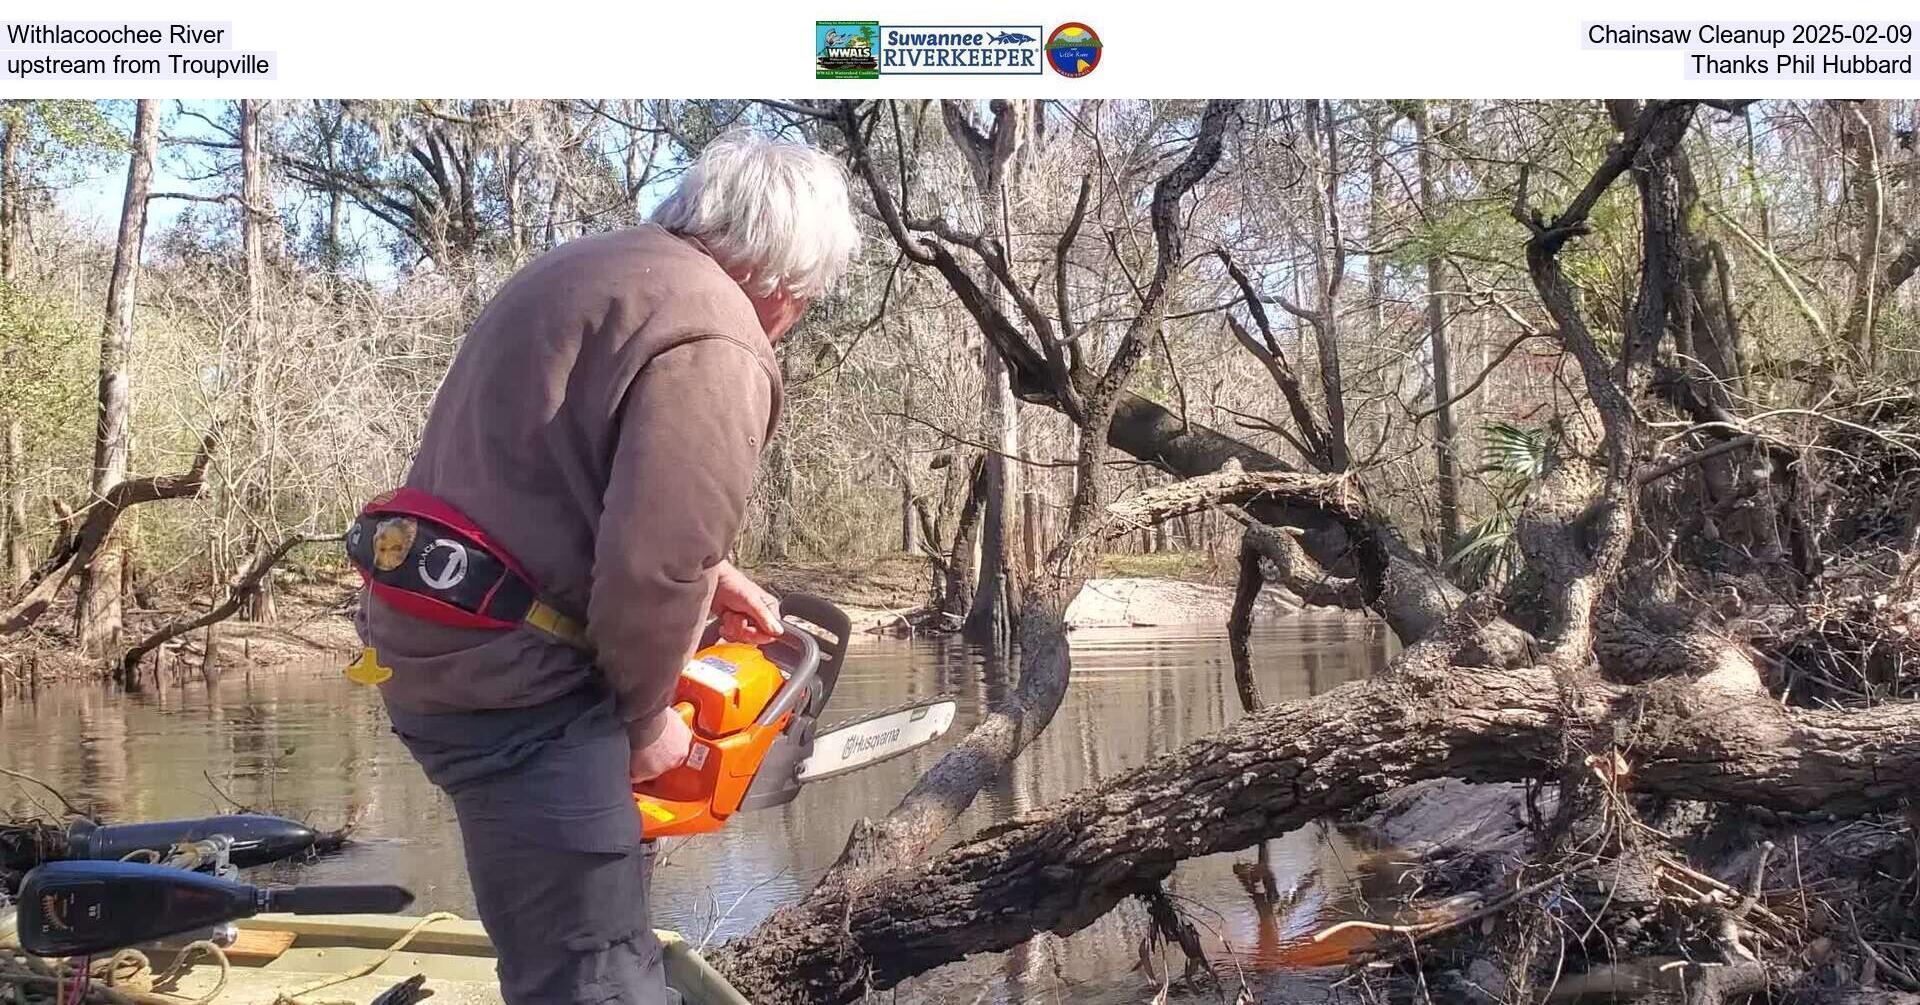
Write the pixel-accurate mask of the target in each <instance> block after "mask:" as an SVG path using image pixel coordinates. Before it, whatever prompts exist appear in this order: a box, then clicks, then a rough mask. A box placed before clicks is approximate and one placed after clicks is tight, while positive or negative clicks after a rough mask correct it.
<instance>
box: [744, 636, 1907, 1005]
mask: <svg viewBox="0 0 1920 1005" xmlns="http://www.w3.org/2000/svg"><path fill="white" fill-rule="evenodd" d="M1716 651H1717V652H1719V653H1720V654H1721V655H1722V656H1723V657H1725V659H1726V662H1725V663H1724V664H1723V665H1722V666H1720V667H1719V668H1717V670H1716V671H1715V672H1711V673H1707V674H1705V675H1704V676H1703V677H1702V678H1701V679H1699V680H1697V681H1694V680H1686V679H1676V680H1665V681H1658V682H1655V683H1654V684H1651V685H1646V686H1641V687H1623V686H1618V685H1611V684H1605V683H1601V682H1599V681H1597V680H1594V679H1592V678H1590V677H1589V678H1585V679H1582V680H1580V681H1579V684H1578V686H1577V687H1569V686H1568V682H1567V681H1566V680H1563V679H1560V678H1557V677H1556V675H1555V672H1554V670H1553V669H1551V668H1548V667H1544V666H1539V667H1521V668H1516V669H1512V670H1505V671H1488V670H1485V669H1483V668H1472V667H1460V666H1454V665H1451V664H1448V663H1446V662H1444V661H1430V660H1429V659H1427V657H1429V656H1431V655H1432V653H1431V651H1429V650H1409V651H1407V652H1406V653H1404V654H1403V656H1402V657H1401V658H1400V659H1399V660H1398V661H1397V662H1396V666H1395V669H1394V670H1393V671H1392V672H1390V673H1389V674H1388V675H1387V676H1385V677H1382V678H1378V679H1374V680H1368V681H1361V682H1356V683H1353V684H1348V685H1346V686H1344V687H1340V688H1336V689H1335V690H1332V691H1329V692H1327V693H1325V694H1322V695H1319V696H1317V697H1315V698H1311V699H1307V700H1304V701H1292V702H1284V703H1280V704H1277V705H1272V706H1269V707H1267V708H1264V709H1262V710H1260V711H1258V712H1256V713H1253V714H1251V715H1248V716H1247V717H1245V718H1243V719H1241V720H1240V721H1238V722H1236V723H1235V724H1234V725H1232V726H1229V727H1228V728H1227V729H1226V730H1224V731H1223V732H1221V733H1218V734H1215V735H1213V736H1209V737H1205V738H1202V739H1200V740H1196V741H1194V742H1192V743H1189V744H1187V745H1186V746H1185V747H1182V748H1179V749H1177V750H1173V751H1170V752H1168V753H1165V754H1161V755H1160V756H1158V757H1155V758H1153V759H1152V760H1150V761H1148V762H1147V763H1146V764H1145V765H1143V766H1142V767H1140V768H1138V769H1136V770H1134V771H1131V772H1127V773H1124V774H1121V775H1118V776H1116V777H1114V778H1110V779H1107V780H1105V781H1103V782H1100V783H1097V784H1095V785H1092V786H1089V787H1088V788H1086V789H1083V790H1082V791H1080V792H1078V793H1076V794H1074V795H1072V796H1070V797H1068V798H1066V799H1064V800H1062V801H1060V802H1057V803H1055V804H1053V805H1052V806H1051V807H1048V808H1046V809H1044V810H1042V811H1040V812H1038V813H1035V814H1029V815H1027V816H1025V817H1022V818H1021V819H1018V820H1014V821H1009V822H1007V823H1005V824H1002V825H1000V826H997V827H993V828H989V829H988V830H986V831H985V832H983V833H982V834H981V835H979V836H977V837H974V838H971V839H969V840H966V841H963V842H961V843H960V844H958V845H956V846H954V847H953V848H951V849H949V850H947V851H946V852H943V853H941V854H939V855H935V856H932V857H930V858H929V859H927V860H925V861H923V862H920V863H917V864H915V865H914V866H912V867H910V868H907V869H904V870H902V871H900V872H898V873H895V874H893V875H889V876H886V877H885V878H883V879H882V880H880V881H878V882H875V883H872V884H870V885H868V886H866V887H864V888H861V889H859V890H857V891H855V892H853V893H851V894H849V893H848V892H847V891H846V890H845V889H843V888H838V889H837V888H826V889H822V890H818V891H816V896H815V899H812V900H809V901H808V902H807V903H806V904H804V905H803V906H802V910H804V911H805V912H806V913H807V914H809V915H811V916H814V917H816V918H818V919H819V924H818V925H816V926H814V927H812V928H810V929H806V930H805V931H806V932H807V935H808V937H807V938H806V939H805V940H802V939H800V938H798V937H797V936H795V935H794V934H793V933H794V930H792V929H789V930H787V931H786V932H783V933H780V934H782V935H786V936H789V937H787V938H784V939H783V938H768V937H764V936H765V935H766V934H768V933H762V936H763V937H759V938H756V939H753V940H748V941H743V942H739V943H734V944H731V945H729V946H727V947H726V948H725V950H724V951H722V952H720V953H715V954H712V958H713V959H714V960H715V962H716V963H717V964H718V965H720V966H721V967H722V968H723V969H724V970H725V971H726V972H727V973H728V976H729V978H730V979H731V980H733V982H734V984H735V985H736V986H737V987H739V988H740V989H741V990H742V991H743V992H744V993H745V994H747V995H748V996H749V997H751V998H753V1000H754V1001H756V1002H762V1003H767V1005H772V1003H776V1002H793V1001H807V1002H840V1001H849V1000H853V999H854V998H857V997H858V996H859V994H861V993H863V992H864V991H865V990H866V989H867V987H868V986H869V985H870V986H871V987H872V988H874V989H882V990H883V989H886V988H889V987H892V986H894V985H895V984H897V983H899V981H901V980H903V979H905V978H906V977H908V976H912V975H914V974H917V973H923V972H925V971H927V970H929V969H932V968H933V967H936V966H939V965H941V964H944V963H948V962H952V961H955V960H958V959H960V958H962V957H964V956H967V955H969V954H974V953H982V952H992V951H995V950H1000V949H1005V948H1008V947H1010V946H1013V945H1017V944H1019V943H1020V942H1022V941H1024V940H1026V939H1028V938H1030V937H1032V936H1033V935H1034V934H1036V933H1039V932H1046V931H1051V932H1053V933H1056V934H1061V935H1064V934H1069V933H1072V932H1075V931H1078V930H1080V929H1082V928H1084V927H1086V926H1087V925H1089V924H1091V923H1092V922H1093V921H1095V920H1097V919H1098V918H1100V917H1101V916H1102V915H1104V914H1105V913H1106V912H1107V911H1109V910H1111V909H1112V908H1113V907H1114V906H1115V905H1116V904H1118V903H1119V902H1120V901H1122V900H1124V899H1126V898H1128V897H1130V896H1134V895H1136V894H1140V893H1144V892H1147V891H1150V890H1152V889H1154V888H1155V887H1156V885H1157V884H1158V883H1159V882H1161V881H1162V880H1164V879H1165V878H1166V877H1167V876H1168V875H1170V874H1171V873H1172V871H1173V869H1174V867H1175V866H1176V865H1177V864H1178V863H1179V862H1181V861H1183V860H1185V859H1189V858H1195V857H1198V856H1202V855H1210V854H1216V853H1219V852H1227V851H1234V850H1238V849H1241V848H1246V847H1248V846H1249V845H1252V844H1254V843H1256V842H1258V841H1261V840H1263V839H1265V838H1269V837H1276V836H1279V835H1281V834H1284V833H1286V832H1288V831H1291V830H1294V829H1295V828H1298V827H1300V826H1303V825H1305V824H1307V823H1310V822H1312V821H1314V820H1317V819H1325V818H1328V817H1330V816H1333V815H1336V814H1338V813H1339V812H1341V811H1343V810H1346V809H1348V808H1350V807H1353V806H1355V805H1357V804H1358V803H1359V802H1361V801H1362V800H1364V799H1366V798H1369V797H1371V796H1375V795H1378V794H1380V793H1383V792H1385V791H1387V790H1389V789H1393V788H1397V787H1400V786H1403V785H1407V784H1409V783H1411V782H1415V781H1419V780H1422V779H1426V778H1437V777H1455V778H1462V779H1466V780H1469V781H1514V780H1525V779H1535V778H1541V777H1548V776H1553V775H1556V774H1557V773H1558V772H1559V770H1560V766H1561V764H1562V763H1563V761H1564V752H1565V750H1567V749H1569V747H1571V748H1572V749H1575V750H1595V751H1602V752H1605V751H1613V750H1620V751H1623V752H1625V754H1626V756H1627V758H1628V763H1629V764H1630V765H1631V769H1632V770H1631V773H1630V774H1626V775H1624V776H1623V777H1624V778H1626V779H1628V780H1630V781H1629V782H1628V784H1630V785H1631V786H1632V789H1633V791H1634V792H1637V793H1645V794H1649V795H1659V796H1667V797H1671V798H1678V799H1698V800H1706V801H1715V802H1735V803H1741V804H1745V805H1751V806H1762V807H1766V808H1769V809H1773V810H1776V811H1781V812H1808V811H1815V810H1822V811H1825V812H1830V813H1834V814H1839V815H1858V814H1863V813H1868V812H1872V811H1875V810H1882V809H1894V808H1897V807H1899V806H1900V805H1902V804H1903V801H1904V800H1907V799H1910V798H1912V797H1913V795H1914V794H1915V792H1916V789H1915V786H1914V782H1913V779H1914V778H1916V777H1920V775H1916V774H1915V772H1916V771H1920V717H1916V716H1914V715H1913V713H1912V711H1911V710H1910V709H1907V708H1903V707H1899V706H1887V707H1883V708H1876V709H1873V710H1870V711H1865V712H1858V713H1845V712H1811V711H1790V710H1787V709H1783V708H1781V707H1780V706H1779V705H1778V703H1777V702H1774V701H1773V700H1771V699H1770V698H1769V697H1768V696H1767V695H1766V693H1765V692H1764V691H1762V690H1760V689H1759V687H1758V678H1757V675H1756V673H1755V671H1754V669H1753V666H1752V664H1751V663H1750V662H1747V661H1746V659H1745V657H1744V656H1743V655H1741V654H1740V653H1738V652H1737V651H1735V650H1726V649H1719V650H1716ZM1697 669H1706V668H1697ZM1701 708H1712V709H1714V714H1712V715H1700V714H1697V712H1698V710H1699V709H1701Z"/></svg>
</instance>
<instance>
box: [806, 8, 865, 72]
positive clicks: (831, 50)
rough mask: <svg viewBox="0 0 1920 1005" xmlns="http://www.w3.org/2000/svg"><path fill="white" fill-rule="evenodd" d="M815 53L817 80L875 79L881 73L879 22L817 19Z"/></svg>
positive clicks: (814, 62)
mask: <svg viewBox="0 0 1920 1005" xmlns="http://www.w3.org/2000/svg"><path fill="white" fill-rule="evenodd" d="M813 53H814V55H813V76H814V79H816V80H873V79H875V78H877V77H879V76H880V22H878V21H818V22H815V24H814V29H813Z"/></svg>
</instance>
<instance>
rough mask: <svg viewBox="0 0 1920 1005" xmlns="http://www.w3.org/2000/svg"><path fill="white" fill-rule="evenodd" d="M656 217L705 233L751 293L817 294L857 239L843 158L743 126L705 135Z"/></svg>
mask: <svg viewBox="0 0 1920 1005" xmlns="http://www.w3.org/2000/svg"><path fill="white" fill-rule="evenodd" d="M653 222H655V223H657V224H659V225H660V226H662V227H665V228H666V229H667V230H670V231H672V232H674V233H676V234H682V235H685V236H687V237H693V238H697V239H699V241H700V243H702V244H704V245H706V247H707V250H708V251H709V252H711V253H712V254H713V257H714V259H715V260H716V261H718V262H719V263H720V264H721V265H722V266H723V267H725V268H726V269H727V270H728V271H730V272H734V273H736V274H742V273H743V274H745V275H746V281H745V282H744V283H743V284H742V285H743V286H744V287H745V288H746V290H747V292H749V293H751V294H753V295H755V296H768V295H771V294H772V293H774V292H775V291H778V290H785V291H786V292H787V293H789V294H791V295H793V296H796V297H806V298H813V297H818V296H820V295H821V294H822V293H825V292H826V291H827V289H828V287H830V286H832V285H833V283H834V281H835V280H837V279H839V278H840V274H841V273H843V272H845V271H846V269H847V263H848V262H849V261H850V260H852V258H853V254H854V252H855V251H856V250H858V248H859V246H860V228H859V226H858V225H856V224H855V223H854V219H853V209H852V206H851V205H850V204H849V203H848V201H847V172H846V168H844V167H843V166H841V164H840V162H839V161H837V160H835V159H834V158H832V157H829V156H827V155H826V154H825V153H823V152H821V151H819V150H816V149H814V148H813V147H810V146H806V145H803V144H799V143H782V142H776V141H774V140H769V139H765V138H762V137H756V136H754V135H752V134H750V133H745V132H734V133H729V134H727V135H725V136H722V137H720V138H719V139H716V140H714V141H713V142H712V143H709V144H708V145H707V148H706V149H705V150H703V151H701V153H700V158H699V159H698V160H696V161H695V162H694V164H693V166H692V167H690V168H688V169H687V173H686V174H685V175H683V176H682V177H681V179H680V186H679V187H678V188H676V189H674V192H673V194H672V195H670V196H668V197H667V198H666V200H665V201H664V202H662V203H660V205H659V207H658V208H656V209H655V210H654V211H653Z"/></svg>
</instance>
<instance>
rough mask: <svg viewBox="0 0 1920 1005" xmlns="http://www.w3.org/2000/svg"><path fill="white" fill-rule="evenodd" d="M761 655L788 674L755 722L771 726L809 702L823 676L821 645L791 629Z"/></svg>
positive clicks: (763, 646)
mask: <svg viewBox="0 0 1920 1005" xmlns="http://www.w3.org/2000/svg"><path fill="white" fill-rule="evenodd" d="M760 651H761V652H763V653H766V654H767V658H768V659H771V660H773V662H774V665H775V666H778V667H780V668H782V669H784V670H786V671H787V681H786V683H785V684H782V685H780V690H779V691H777V692H775V693H774V696H773V700H772V701H769V702H767V707H766V708H764V709H762V710H761V711H760V716H759V718H757V719H755V720H754V724H755V725H759V726H771V725H773V724H774V723H777V722H779V721H780V719H781V717H782V716H785V715H786V714H787V713H788V712H792V711H794V710H796V709H799V708H801V707H802V704H803V703H804V702H805V701H806V700H807V695H808V691H809V689H810V688H811V687H812V685H813V682H814V679H815V677H817V676H818V675H819V673H820V644H819V643H818V642H816V641H814V638H813V633H812V632H808V631H806V630H804V629H801V628H799V627H798V626H796V625H788V626H786V630H785V631H783V632H781V633H780V634H779V635H776V636H774V637H773V641H771V642H768V643H766V644H764V645H762V646H761V647H760Z"/></svg>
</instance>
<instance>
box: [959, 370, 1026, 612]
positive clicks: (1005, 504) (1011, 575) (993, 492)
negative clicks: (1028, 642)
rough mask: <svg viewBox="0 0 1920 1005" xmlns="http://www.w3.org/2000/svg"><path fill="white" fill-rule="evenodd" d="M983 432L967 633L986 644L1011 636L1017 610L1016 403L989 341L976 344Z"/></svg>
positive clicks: (1018, 448)
mask: <svg viewBox="0 0 1920 1005" xmlns="http://www.w3.org/2000/svg"><path fill="white" fill-rule="evenodd" d="M981 356H982V361H981V377H982V382H983V387H982V389H981V395H982V398H983V401H982V412H983V415H984V418H983V419H982V427H983V428H982V432H983V433H984V434H985V436H986V440H987V443H988V445H989V446H991V447H992V448H993V451H992V452H989V453H988V454H987V456H986V484H985V489H986V496H985V500H984V503H985V505H984V507H983V512H982V515H981V521H980V578H979V585H978V587H977V588H976V589H975V590H974V594H973V608H972V610H970V611H969V612H968V613H967V623H966V628H965V635H966V637H967V638H969V639H971V640H973V641H975V642H978V643H980V644H982V645H985V646H987V647H989V648H991V649H1004V648H1006V647H1007V646H1008V645H1009V644H1010V643H1011V642H1012V641H1013V627H1014V618H1015V616H1016V615H1017V614H1018V612H1019V609H1020V608H1019V603H1020V589H1019V582H1020V580H1019V575H1020V573H1019V558H1018V553H1017V552H1016V550H1015V545H1016V543H1017V542H1018V540H1019V538H1018V533H1019V531H1018V522H1019V502H1018V500H1019V495H1020V468H1019V465H1018V464H1017V463H1015V462H1013V461H1010V460H1008V458H1009V457H1017V456H1019V453H1020V412H1019V402H1018V401H1017V400H1015V399H1014V397H1013V390H1012V388H1011V386H1010V385H1009V383H1008V380H1007V367H1006V363H1005V362H1004V361H1002V360H1001V358H1000V354H999V353H998V352H996V351H994V349H993V347H992V346H990V345H983V346H982V347H981Z"/></svg>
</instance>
